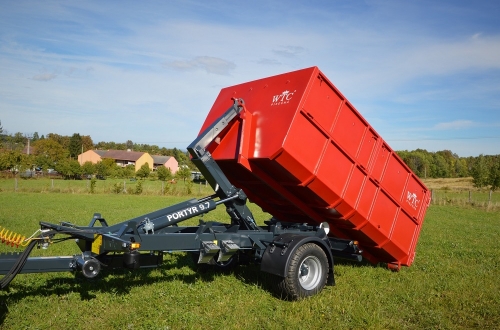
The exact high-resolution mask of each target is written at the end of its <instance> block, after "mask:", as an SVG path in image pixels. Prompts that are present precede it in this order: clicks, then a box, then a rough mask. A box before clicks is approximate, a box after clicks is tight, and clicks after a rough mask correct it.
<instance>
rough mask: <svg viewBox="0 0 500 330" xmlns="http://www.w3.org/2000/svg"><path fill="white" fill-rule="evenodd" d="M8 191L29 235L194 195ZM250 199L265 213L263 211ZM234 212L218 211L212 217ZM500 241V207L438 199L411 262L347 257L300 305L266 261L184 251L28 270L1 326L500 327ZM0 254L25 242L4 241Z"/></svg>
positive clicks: (62, 249) (1, 303)
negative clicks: (121, 264) (86, 270)
mask: <svg viewBox="0 0 500 330" xmlns="http://www.w3.org/2000/svg"><path fill="white" fill-rule="evenodd" d="M62 182H63V183H64V181H62ZM82 182H83V183H85V181H82ZM2 190H3V191H1V192H0V226H2V227H5V228H7V229H10V230H13V231H15V232H19V233H21V234H23V235H30V234H31V233H33V232H34V231H35V230H36V229H38V221H40V220H43V221H48V222H59V221H70V222H73V223H76V224H79V225H86V224H88V222H89V221H90V219H91V217H92V215H93V213H94V212H100V213H101V214H102V215H103V217H104V218H106V220H107V221H108V222H110V223H116V222H120V221H123V220H126V219H128V218H131V217H134V216H137V215H140V214H143V213H147V212H150V211H152V210H155V209H158V208H161V207H164V206H166V205H170V204H173V203H176V202H179V201H183V200H186V199H188V198H190V197H186V196H159V195H140V196H136V195H129V194H112V193H108V194H105V193H100V194H95V195H91V194H86V193H82V194H79V193H72V194H71V193H69V194H68V193H64V194H63V193H39V192H37V193H34V192H22V191H21V192H17V193H14V192H12V191H7V190H6V189H4V188H3V186H2ZM250 207H251V208H252V210H253V211H254V212H255V216H256V218H257V219H258V221H259V222H262V221H263V220H265V219H266V217H267V215H266V214H264V213H262V212H261V211H260V210H259V208H258V207H257V206H255V205H252V204H251V205H250ZM225 219H226V216H225V212H224V210H223V209H222V208H220V209H217V210H216V211H215V212H211V213H209V214H208V215H207V216H206V219H205V220H225ZM191 224H196V220H192V221H191ZM499 238H500V212H498V211H491V210H489V211H488V210H486V209H484V208H477V207H471V206H457V205H431V207H430V208H429V210H428V212H427V216H426V219H425V222H424V226H423V229H422V232H421V235H420V240H419V243H418V246H417V256H416V259H415V262H414V263H413V265H412V266H411V267H409V268H403V269H402V270H401V271H400V272H391V271H389V270H387V269H386V268H385V267H382V266H373V265H370V264H364V263H363V264H358V263H352V262H347V261H341V260H338V261H337V263H336V265H335V278H336V286H327V287H326V288H325V290H323V292H322V293H320V294H319V295H317V296H314V297H312V298H309V299H306V300H302V301H297V302H287V301H282V300H279V299H278V298H276V297H275V296H274V295H273V294H272V290H271V289H272V288H271V287H270V285H271V284H270V282H269V281H268V276H267V274H266V273H261V272H260V271H259V268H258V266H254V265H249V266H240V267H237V268H235V269H234V270H233V271H231V272H230V273H217V272H212V271H208V272H202V273H199V272H197V271H196V270H195V268H194V265H193V263H192V261H191V258H190V257H189V256H186V255H185V254H183V253H174V254H167V255H166V256H165V258H164V260H165V262H164V264H163V265H162V266H161V267H160V268H158V269H152V270H140V271H136V272H128V271H114V272H103V273H102V274H101V275H100V278H99V279H97V280H93V281H89V280H86V279H85V278H83V276H81V275H80V274H72V273H69V272H68V273H47V274H23V275H18V276H17V277H16V278H15V279H14V281H13V282H12V283H11V284H10V287H9V288H8V289H7V290H4V291H0V328H1V329H54V328H60V329H65V328H73V329H89V328H94V327H96V328H107V329H114V328H122V329H129V328H144V329H202V328H203V329H217V328H229V329H233V328H234V329H304V328H309V329H318V328H323V329H337V328H351V329H367V328H369V329H401V328H410V329H429V328H439V329H456V328H462V329H470V328H485V329H492V328H498V327H499V324H500V252H498V249H497V244H498V239H499ZM0 251H2V252H9V251H17V250H16V249H15V248H11V247H7V246H5V245H0ZM77 252H78V249H77V248H76V245H75V244H74V243H73V242H64V243H61V244H55V245H53V246H51V247H50V248H49V249H48V250H34V252H33V254H32V255H42V256H43V255H70V254H73V253H77Z"/></svg>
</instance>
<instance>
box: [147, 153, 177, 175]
mask: <svg viewBox="0 0 500 330" xmlns="http://www.w3.org/2000/svg"><path fill="white" fill-rule="evenodd" d="M151 157H153V170H154V171H156V169H157V168H158V166H162V165H163V166H165V167H166V168H169V169H170V171H171V172H172V174H175V173H177V171H178V170H179V163H177V160H176V159H175V158H174V157H172V156H157V155H153V156H151Z"/></svg>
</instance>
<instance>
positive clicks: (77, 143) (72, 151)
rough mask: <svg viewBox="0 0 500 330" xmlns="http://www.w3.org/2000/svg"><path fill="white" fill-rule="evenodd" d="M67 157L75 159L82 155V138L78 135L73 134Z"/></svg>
mask: <svg viewBox="0 0 500 330" xmlns="http://www.w3.org/2000/svg"><path fill="white" fill-rule="evenodd" d="M68 149H69V156H70V157H72V158H77V157H78V155H79V154H81V153H82V137H81V136H80V134H78V133H75V134H73V136H72V137H71V139H70V140H69V147H68Z"/></svg>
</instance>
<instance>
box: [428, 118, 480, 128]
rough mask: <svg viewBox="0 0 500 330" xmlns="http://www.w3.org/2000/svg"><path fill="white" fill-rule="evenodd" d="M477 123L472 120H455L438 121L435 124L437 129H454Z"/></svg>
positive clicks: (472, 125) (469, 126) (468, 126)
mask: <svg viewBox="0 0 500 330" xmlns="http://www.w3.org/2000/svg"><path fill="white" fill-rule="evenodd" d="M476 125H477V124H476V123H474V122H473V121H471V120H454V121H450V122H446V123H438V124H436V125H434V129H436V130H453V129H464V128H471V127H474V126H476Z"/></svg>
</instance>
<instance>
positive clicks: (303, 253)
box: [278, 243, 329, 300]
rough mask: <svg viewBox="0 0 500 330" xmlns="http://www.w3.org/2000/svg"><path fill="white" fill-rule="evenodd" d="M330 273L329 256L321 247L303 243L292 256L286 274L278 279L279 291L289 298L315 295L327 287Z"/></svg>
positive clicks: (282, 295)
mask: <svg viewBox="0 0 500 330" xmlns="http://www.w3.org/2000/svg"><path fill="white" fill-rule="evenodd" d="M328 273H329V264H328V258H327V256H326V254H325V252H324V251H323V250H322V249H321V247H319V246H318V245H317V244H314V243H306V244H303V245H301V246H300V247H299V248H298V249H297V250H296V251H295V253H294V254H293V256H291V259H290V263H289V265H288V269H287V272H286V276H285V277H280V278H279V279H278V290H279V292H278V293H279V294H280V296H281V298H285V299H288V300H298V299H302V298H305V297H309V296H313V295H315V294H317V293H319V292H321V290H323V288H324V287H325V285H326V283H327V281H328Z"/></svg>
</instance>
